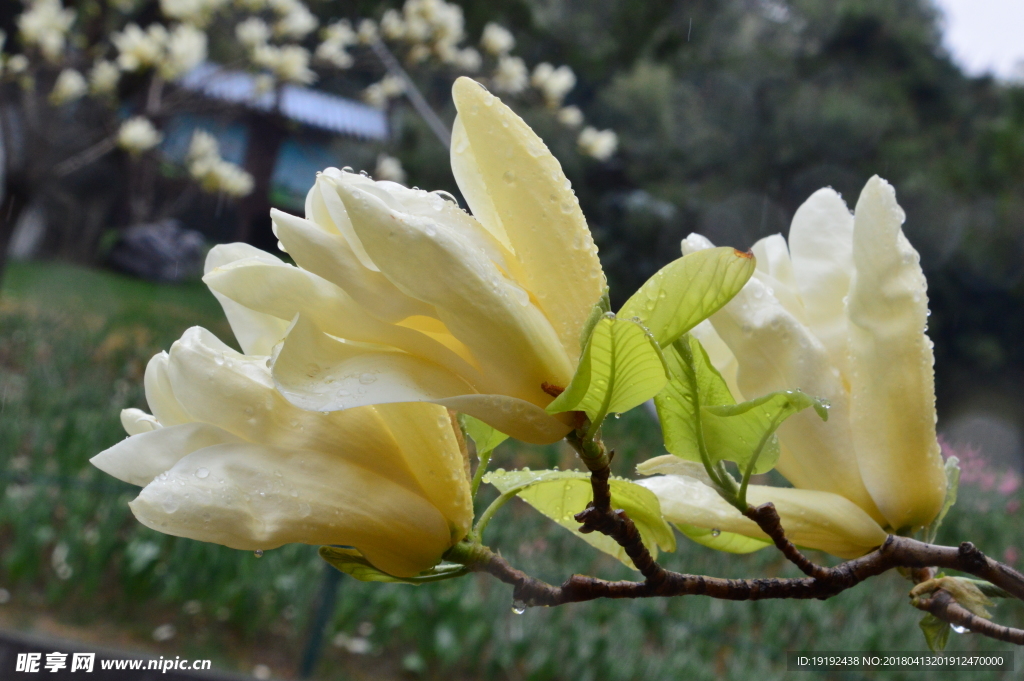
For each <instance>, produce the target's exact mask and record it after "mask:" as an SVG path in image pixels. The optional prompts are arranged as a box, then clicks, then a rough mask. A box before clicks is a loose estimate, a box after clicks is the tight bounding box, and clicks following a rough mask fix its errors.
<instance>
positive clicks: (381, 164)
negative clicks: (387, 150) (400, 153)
mask: <svg viewBox="0 0 1024 681" xmlns="http://www.w3.org/2000/svg"><path fill="white" fill-rule="evenodd" d="M373 176H374V177H375V178H377V179H378V180H387V181H388V182H397V183H398V184H405V169H404V168H403V167H402V162H401V161H399V160H398V159H397V158H395V157H394V156H388V155H387V154H381V155H380V156H378V157H377V167H376V168H375V169H374V171H373Z"/></svg>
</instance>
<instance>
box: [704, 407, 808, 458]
mask: <svg viewBox="0 0 1024 681" xmlns="http://www.w3.org/2000/svg"><path fill="white" fill-rule="evenodd" d="M807 407H814V410H815V411H816V412H818V416H820V417H821V419H822V420H823V421H825V420H827V419H828V410H827V408H826V406H825V403H824V402H822V401H821V400H819V399H817V398H814V397H811V396H810V395H808V394H806V393H804V392H801V391H799V390H782V391H779V392H774V393H769V394H768V395H764V396H762V397H759V398H757V399H756V400H750V401H748V402H742V403H740V404H733V405H721V406H702V407H701V424H702V426H703V430H704V441H705V443H707V448H708V454H709V455H710V456H711V460H712V462H717V461H722V460H727V461H735V462H736V464H737V465H738V466H739V467H740V470H743V471H745V470H746V469H747V467H748V466H751V465H752V466H753V468H752V470H753V472H754V473H766V472H768V471H770V470H771V469H772V468H773V467H774V466H775V462H776V461H778V459H779V442H778V438H777V437H776V436H775V431H776V429H777V428H778V427H779V426H780V425H782V422H783V421H785V420H786V419H788V418H789V417H790V416H792V415H793V414H796V413H797V412H799V411H802V410H804V409H806V408H807Z"/></svg>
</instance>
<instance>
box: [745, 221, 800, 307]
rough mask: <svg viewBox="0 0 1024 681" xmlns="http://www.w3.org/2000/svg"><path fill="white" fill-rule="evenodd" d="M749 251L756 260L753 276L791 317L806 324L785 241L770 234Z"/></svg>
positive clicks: (777, 235) (778, 236) (779, 235)
mask: <svg viewBox="0 0 1024 681" xmlns="http://www.w3.org/2000/svg"><path fill="white" fill-rule="evenodd" d="M750 250H751V251H753V253H754V257H755V258H756V259H757V271H756V272H754V276H755V277H757V278H758V279H760V280H761V283H763V284H764V285H765V287H766V288H767V289H768V290H769V291H771V293H772V295H774V296H775V299H776V300H778V301H779V302H780V303H782V306H783V307H785V308H786V310H787V311H788V312H789V313H790V314H791V315H793V316H794V317H795V318H796V319H797V320H799V321H800V322H801V323H804V324H806V323H807V318H806V314H805V312H804V302H803V300H802V299H801V297H800V291H799V290H797V288H796V280H795V278H794V274H793V263H792V262H791V261H790V258H789V248H788V247H787V246H786V240H785V239H783V238H782V235H781V234H772V235H771V236H766V237H764V238H763V239H760V240H758V241H757V243H755V244H754V245H753V246H752V247H751V249H750Z"/></svg>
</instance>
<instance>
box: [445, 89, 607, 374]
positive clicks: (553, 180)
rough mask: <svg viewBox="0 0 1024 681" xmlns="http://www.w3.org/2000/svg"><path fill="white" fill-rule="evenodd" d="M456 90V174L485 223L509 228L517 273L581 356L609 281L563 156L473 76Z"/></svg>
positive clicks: (573, 355) (573, 356)
mask: <svg viewBox="0 0 1024 681" xmlns="http://www.w3.org/2000/svg"><path fill="white" fill-rule="evenodd" d="M452 96H453V98H454V100H455V107H456V109H458V112H459V115H458V121H459V123H458V124H457V125H456V130H457V131H458V129H459V126H460V125H461V126H463V128H464V131H465V135H464V136H463V135H462V134H461V133H460V134H459V135H458V137H457V138H454V139H453V144H452V150H451V164H452V172H453V173H454V175H455V180H456V182H458V184H459V188H460V189H461V190H462V193H463V196H465V197H466V201H467V202H468V203H469V207H470V208H471V209H472V210H473V212H474V214H476V216H477V218H478V219H479V220H480V221H481V222H483V223H484V224H485V226H487V229H488V230H489V231H490V232H491V233H492V234H496V235H500V234H501V233H502V232H504V234H505V235H506V236H507V238H508V243H509V244H511V247H512V249H513V250H514V251H515V256H516V259H517V260H518V262H519V265H520V268H521V270H522V275H521V278H520V275H516V276H517V280H518V281H519V282H520V283H521V284H522V285H523V286H524V288H526V290H528V291H529V292H530V293H532V294H533V295H534V296H535V297H536V300H537V304H538V305H539V306H540V308H541V309H542V310H543V311H544V313H545V315H546V316H547V318H548V319H549V320H551V323H552V325H554V328H555V331H556V332H557V334H558V338H559V339H560V340H561V343H562V347H563V348H564V350H565V352H566V353H567V354H568V356H569V358H570V360H571V361H572V363H573V364H575V363H576V361H577V360H578V358H579V354H580V347H579V337H580V330H581V329H582V328H583V324H584V323H585V322H586V320H587V317H588V316H589V315H590V311H591V309H592V308H593V306H594V304H595V303H597V301H598V299H599V298H600V297H601V294H602V292H603V291H604V288H605V285H606V281H605V277H604V273H603V271H602V270H601V262H600V260H599V259H598V257H597V247H596V246H595V245H594V240H593V237H592V236H591V234H590V230H589V229H588V228H587V222H586V219H585V218H584V217H583V212H582V211H581V210H580V207H579V201H578V200H577V199H576V196H575V194H573V192H572V187H571V185H570V183H569V181H568V180H567V179H566V177H565V173H564V172H563V171H562V167H561V165H560V164H559V162H558V160H557V159H556V158H555V157H554V156H553V155H552V154H551V152H550V151H549V150H548V148H547V146H545V144H544V142H543V140H541V139H540V138H539V137H538V136H537V135H536V133H534V132H533V130H531V129H530V127H529V126H528V125H527V124H526V123H525V122H523V120H522V119H521V118H520V117H519V116H517V115H516V114H515V112H513V111H512V110H511V109H509V108H508V107H507V106H505V104H503V103H502V102H501V101H500V100H499V99H498V98H496V97H494V96H493V95H491V94H490V93H489V92H487V91H486V90H484V89H483V88H482V87H481V86H480V85H479V83H476V82H474V81H472V80H470V79H468V78H460V79H458V80H456V81H455V84H454V86H453V87H452ZM481 179H482V182H480V180H481ZM495 220H498V221H500V225H501V226H500V227H498V226H497V224H494V221H495ZM499 238H500V237H499Z"/></svg>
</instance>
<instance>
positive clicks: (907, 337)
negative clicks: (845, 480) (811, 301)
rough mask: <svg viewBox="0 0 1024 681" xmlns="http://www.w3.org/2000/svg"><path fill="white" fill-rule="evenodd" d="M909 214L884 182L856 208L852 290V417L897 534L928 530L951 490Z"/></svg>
mask: <svg viewBox="0 0 1024 681" xmlns="http://www.w3.org/2000/svg"><path fill="white" fill-rule="evenodd" d="M903 220H904V213H903V210H902V209H901V208H900V207H899V205H898V204H897V203H896V192H895V190H893V188H892V187H891V186H890V185H889V184H888V183H887V182H885V181H884V180H882V179H880V178H879V177H877V176H875V177H873V178H871V179H870V180H869V181H868V183H867V185H866V186H865V187H864V191H863V192H862V193H861V195H860V199H859V200H858V201H857V209H856V215H855V222H854V231H853V261H854V266H855V268H856V273H855V274H854V278H853V282H852V285H851V287H850V299H849V308H848V310H849V316H850V360H851V361H850V363H851V369H852V370H851V372H850V375H851V384H852V395H853V400H852V418H853V431H854V436H855V438H856V439H855V444H856V448H857V457H858V460H859V461H860V468H861V473H862V474H863V476H864V481H865V484H867V486H868V489H869V490H870V492H871V495H872V496H873V497H874V498H875V501H876V502H877V504H878V507H879V508H880V509H881V510H882V513H884V514H885V517H886V518H887V519H888V520H889V522H890V523H891V525H892V527H894V528H897V529H902V528H908V527H918V526H922V525H926V524H928V523H929V522H931V521H932V520H933V519H934V518H935V516H936V514H937V513H938V511H939V508H940V506H941V505H942V501H943V498H944V496H945V491H946V479H945V475H944V473H943V465H942V457H941V455H940V453H939V445H938V442H937V440H936V437H935V382H934V370H933V364H934V361H935V360H934V357H933V355H932V343H931V340H929V338H928V336H927V335H926V334H925V333H924V329H925V325H926V324H927V320H928V296H927V293H926V287H927V284H926V282H925V278H924V273H923V272H922V271H921V264H920V258H919V257H918V254H917V251H915V250H914V248H913V246H911V245H910V242H908V241H907V238H906V237H905V236H904V235H903V230H902V229H901V227H900V225H901V224H902V223H903Z"/></svg>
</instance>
